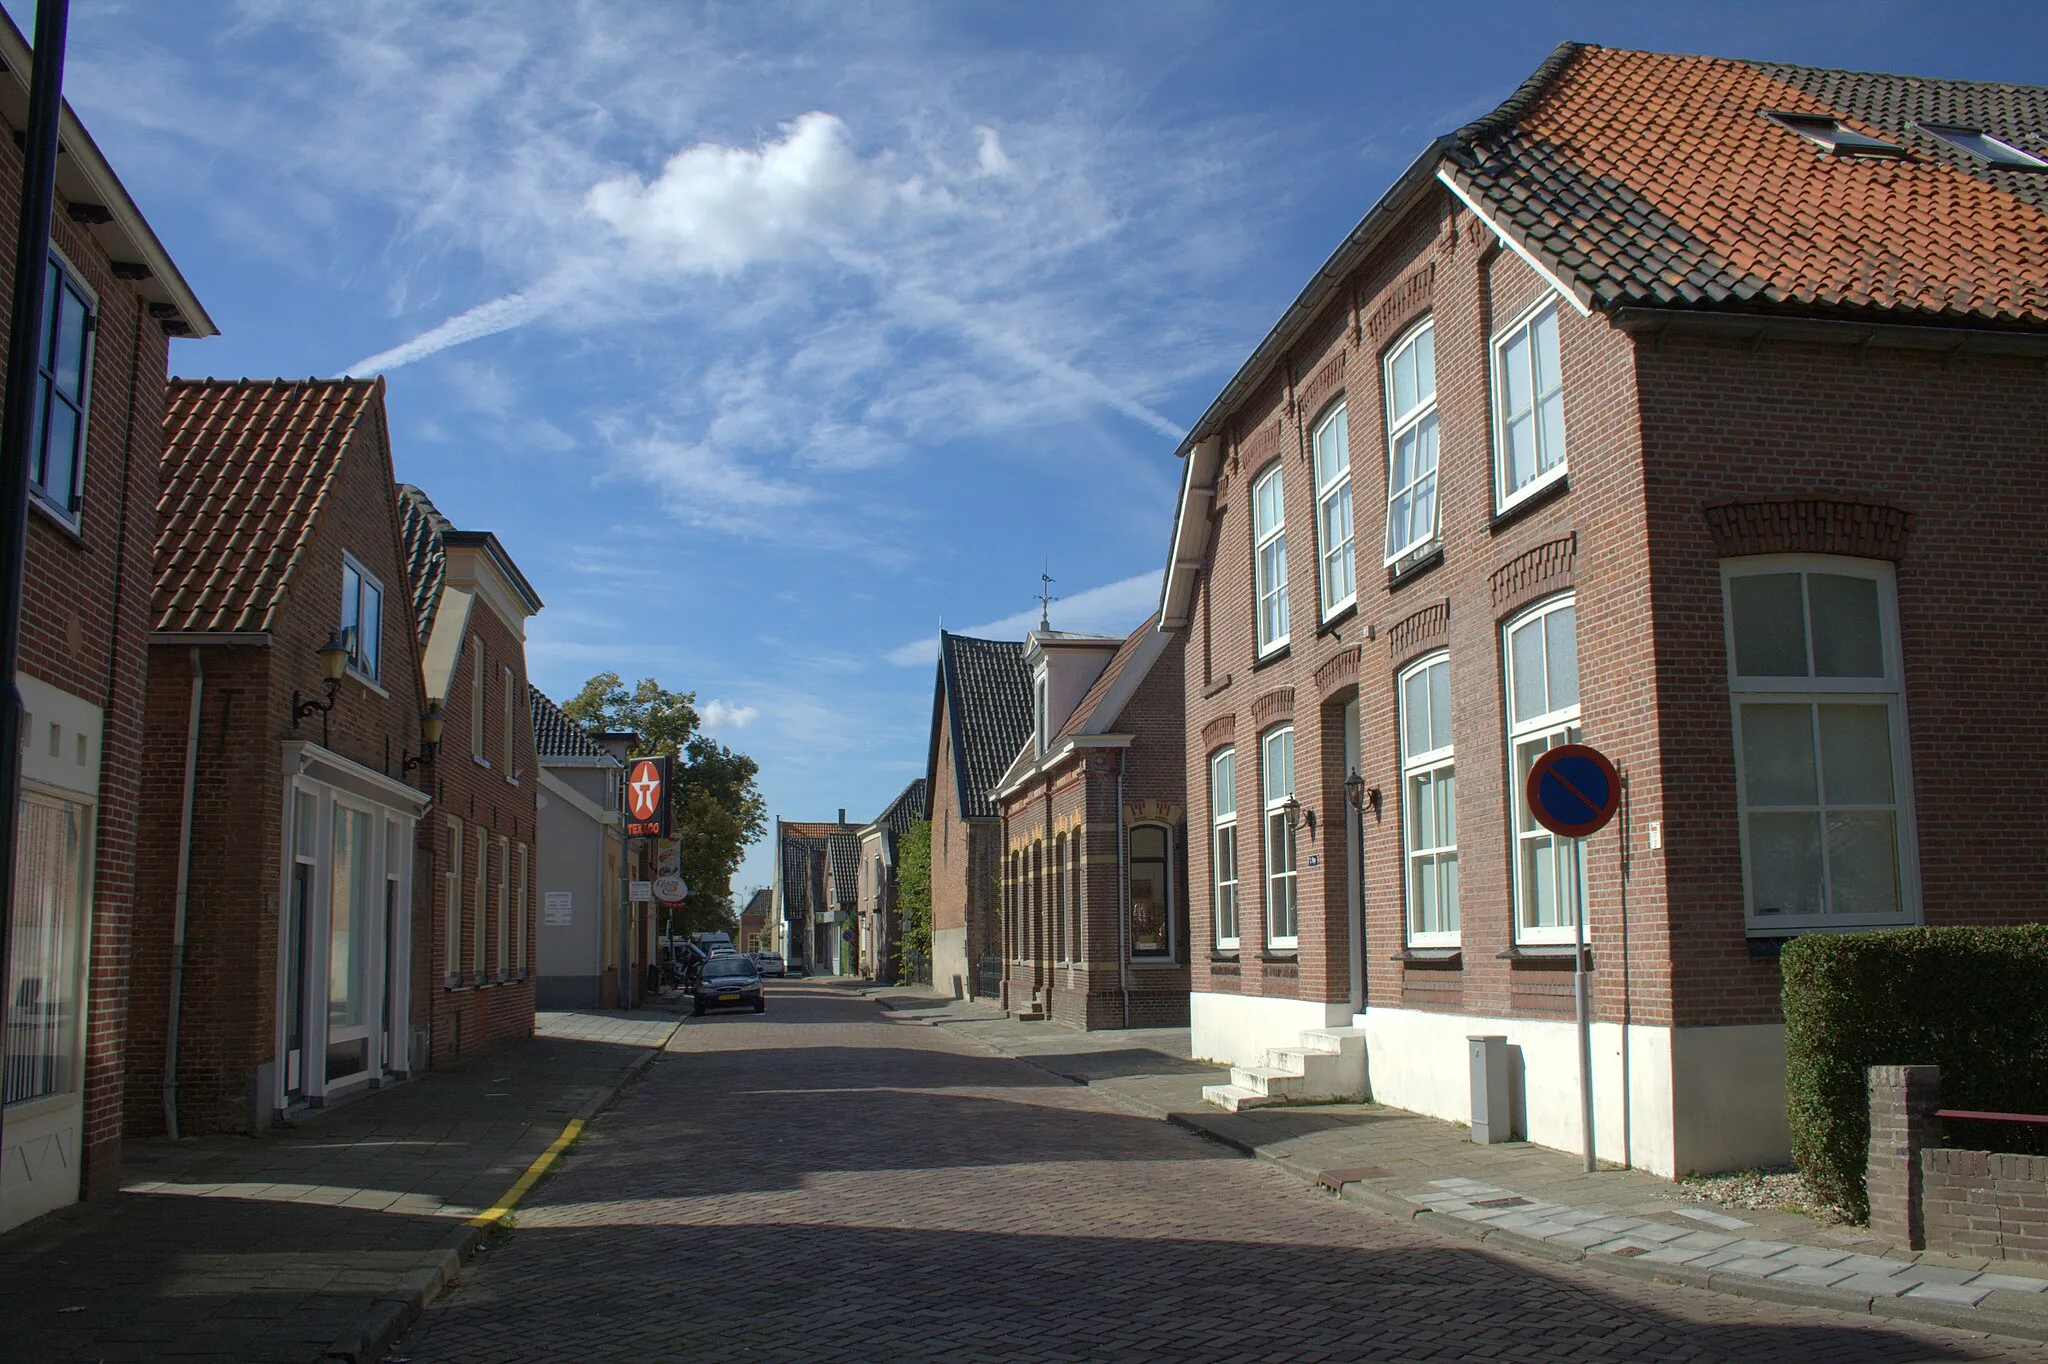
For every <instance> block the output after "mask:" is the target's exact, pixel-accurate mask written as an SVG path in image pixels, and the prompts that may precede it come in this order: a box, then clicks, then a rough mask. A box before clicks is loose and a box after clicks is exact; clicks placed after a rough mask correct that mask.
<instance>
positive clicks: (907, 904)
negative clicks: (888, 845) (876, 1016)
mask: <svg viewBox="0 0 2048 1364" xmlns="http://www.w3.org/2000/svg"><path fill="white" fill-rule="evenodd" d="M896 906H897V908H898V910H900V911H901V912H902V915H903V955H904V956H906V957H913V956H914V957H916V958H917V959H918V960H919V961H920V962H921V963H923V968H924V970H925V971H926V972H929V971H930V970H931V962H932V826H931V822H930V821H929V820H922V819H920V820H918V821H917V822H916V823H914V824H912V825H911V826H910V827H909V828H907V829H905V830H904V831H903V837H902V839H901V840H899V841H898V842H897V844H896Z"/></svg>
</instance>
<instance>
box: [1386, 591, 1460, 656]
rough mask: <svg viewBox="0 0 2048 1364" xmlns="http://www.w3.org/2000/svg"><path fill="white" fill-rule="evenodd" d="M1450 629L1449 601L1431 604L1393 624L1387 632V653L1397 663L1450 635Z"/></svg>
mask: <svg viewBox="0 0 2048 1364" xmlns="http://www.w3.org/2000/svg"><path fill="white" fill-rule="evenodd" d="M1450 628H1451V603H1450V601H1449V600H1448V599H1446V600H1444V601H1438V602H1431V603H1430V604H1429V605H1427V606H1425V607H1423V608H1422V609H1421V610H1420V611H1415V612H1412V613H1410V614H1409V615H1406V616H1403V617H1402V618H1401V619H1400V620H1398V621H1396V622H1394V627H1393V628H1392V629H1391V630H1388V631H1387V652H1388V653H1389V654H1391V655H1392V656H1393V659H1394V661H1395V662H1396V663H1399V662H1401V661H1402V660H1403V659H1405V658H1407V657H1408V656H1409V655H1410V654H1414V653H1419V652H1420V651H1422V650H1424V649H1427V648H1429V647H1430V646H1431V645H1433V644H1436V643H1437V642H1438V641H1440V640H1441V639H1443V637H1444V636H1445V635H1446V634H1448V633H1450Z"/></svg>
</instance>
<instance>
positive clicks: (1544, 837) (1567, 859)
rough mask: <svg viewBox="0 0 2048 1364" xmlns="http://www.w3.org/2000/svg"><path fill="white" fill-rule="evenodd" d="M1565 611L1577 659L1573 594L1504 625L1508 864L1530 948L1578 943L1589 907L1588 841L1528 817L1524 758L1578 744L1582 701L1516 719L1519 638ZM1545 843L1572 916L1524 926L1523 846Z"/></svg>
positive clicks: (1517, 919) (1517, 917)
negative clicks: (1567, 848) (1565, 850)
mask: <svg viewBox="0 0 2048 1364" xmlns="http://www.w3.org/2000/svg"><path fill="white" fill-rule="evenodd" d="M1567 607H1570V608H1571V609H1572V612H1573V636H1574V638H1573V646H1572V653H1573V657H1574V659H1576V658H1577V655H1578V642H1577V631H1578V621H1577V611H1578V600H1577V597H1576V596H1575V595H1574V594H1573V593H1570V592H1565V593H1560V594H1559V595H1557V596H1555V597H1550V598H1547V599H1545V600H1543V601H1541V602H1538V603H1537V604H1536V605H1535V606H1532V607H1530V608H1529V609H1528V610H1526V611H1523V612H1521V613H1520V614H1519V615H1517V616H1515V617H1514V618H1513V619H1511V620H1509V621H1508V622H1507V623H1506V624H1505V625H1503V626H1502V627H1501V634H1500V649H1501V676H1502V681H1503V682H1504V683H1505V685H1506V690H1505V692H1504V693H1503V698H1504V700H1505V705H1504V706H1503V710H1504V712H1505V715H1506V718H1507V741H1508V767H1507V770H1508V797H1509V818H1508V860H1509V863H1510V865H1511V867H1512V874H1511V879H1512V889H1513V900H1512V905H1513V913H1514V930H1515V937H1514V940H1515V942H1516V943H1517V944H1521V945H1529V946H1544V945H1558V944H1570V943H1574V942H1576V941H1577V940H1578V919H1577V917H1576V916H1577V915H1579V914H1583V913H1584V912H1585V908H1586V840H1584V839H1582V838H1577V839H1566V838H1560V837H1559V836H1557V835H1555V834H1552V833H1551V832H1550V831H1549V830H1547V829H1545V828H1544V827H1543V826H1542V825H1540V824H1537V823H1536V822H1535V821H1534V819H1533V818H1531V817H1530V815H1529V811H1528V793H1527V792H1526V791H1525V790H1523V776H1522V773H1523V768H1522V763H1521V759H1520V751H1521V749H1522V748H1524V747H1526V746H1530V745H1533V744H1536V743H1542V744H1543V745H1544V746H1545V748H1551V747H1555V746H1556V745H1558V744H1570V743H1577V742H1579V703H1578V701H1577V700H1576V699H1575V700H1574V701H1573V703H1572V704H1571V705H1569V706H1560V707H1554V708H1552V709H1550V710H1547V711H1545V712H1543V713H1542V714H1541V715H1534V716H1531V717H1529V718H1528V719H1526V720H1521V721H1517V720H1516V719H1515V649H1514V640H1515V635H1516V634H1517V633H1519V632H1520V631H1521V630H1522V629H1523V628H1525V627H1527V626H1530V625H1533V624H1535V623H1537V622H1538V621H1540V620H1543V619H1544V618H1545V617H1548V616H1551V615H1554V614H1556V613H1557V612H1559V611H1562V610H1564V609H1565V608H1567ZM1545 629H1546V631H1547V629H1548V627H1547V626H1546V627H1545ZM1546 659H1547V653H1546ZM1573 691H1574V693H1576V692H1577V691H1578V686H1577V677H1576V665H1575V666H1574V678H1573ZM1546 842H1547V843H1548V845H1549V846H1550V848H1551V849H1552V852H1551V856H1552V858H1553V864H1552V865H1553V873H1552V874H1553V876H1554V877H1555V878H1556V881H1557V885H1558V903H1559V908H1560V911H1568V913H1563V912H1561V914H1560V917H1563V918H1565V922H1563V923H1558V924H1544V925H1532V924H1526V923H1524V922H1523V914H1522V909H1523V905H1522V897H1523V895H1524V885H1523V880H1524V872H1523V867H1522V847H1523V845H1524V844H1525V843H1546ZM1567 843H1569V844H1571V845H1572V852H1571V853H1570V854H1569V855H1566V856H1559V855H1558V853H1557V852H1556V851H1555V850H1556V849H1557V847H1558V846H1559V845H1561V844H1567ZM1566 880H1569V881H1570V882H1571V885H1572V890H1573V894H1572V896H1571V901H1570V903H1569V904H1568V903H1567V902H1566V899H1565V891H1564V883H1565V881H1566Z"/></svg>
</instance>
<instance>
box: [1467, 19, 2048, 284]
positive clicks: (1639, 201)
mask: <svg viewBox="0 0 2048 1364" xmlns="http://www.w3.org/2000/svg"><path fill="white" fill-rule="evenodd" d="M1767 110H1775V111H1781V112H1787V113H1808V114H1821V115H1827V116H1831V117H1833V118H1836V119H1838V120H1840V121H1841V123H1843V124H1844V125H1845V126H1847V127H1848V128H1850V129H1853V130H1854V131H1857V132H1861V133H1864V134H1867V135H1870V136H1873V137H1877V138H1881V139H1883V140H1885V141H1888V142H1891V143H1894V144H1896V145H1898V146H1899V147H1901V148H1902V149H1903V150H1904V152H1905V155H1904V156H1903V157H1898V158H1892V157H1882V158H1880V157H1868V156H1852V155H1837V154H1835V153H1833V152H1830V151H1828V150H1826V149H1824V148H1822V147H1820V146H1818V145H1816V144H1815V143H1813V142H1811V141H1809V140H1808V139H1806V138H1804V137H1802V136H1800V135H1799V134H1798V133H1796V132H1793V131H1792V130H1790V129H1788V128H1786V127H1784V126H1782V125H1781V124H1779V123H1777V122H1774V121H1773V120H1771V119H1770V118H1768V117H1766V116H1765V111H1767ZM2044 115H2048V90H2044V89H2039V88H2035V87H2029V86H2012V85H1995V84H1990V83H1985V82H1970V81H1940V80H1925V79H1920V78H1916V77H1906V76H1884V75H1875V74H1870V73H1862V72H1844V71H1829V70H1822V69H1818V68H1807V67H1792V66H1767V65H1763V64H1759V63H1754V62H1747V61H1733V60H1728V59H1724V58H1718V57H1687V56H1671V55H1667V54H1664V53H1656V52H1631V51H1623V50H1617V49H1609V48H1600V47H1591V46H1579V45H1567V46H1566V47H1564V48H1561V49H1559V51H1558V52H1557V53H1556V54H1553V56H1552V59H1551V60H1550V61H1549V62H1546V63H1545V64H1544V67H1543V68H1542V69H1541V70H1539V71H1538V72H1537V74H1536V75H1535V76H1534V77H1532V78H1531V79H1530V81H1529V82H1527V83H1525V84H1524V85H1523V87H1522V88H1521V89H1520V90H1518V91H1517V92H1516V94H1515V96H1514V97H1513V98H1511V99H1510V100H1509V101H1508V102H1507V103H1505V104H1503V105H1502V106H1501V108H1500V109H1499V110H1496V111H1495V113H1494V114H1493V115H1491V116H1490V117H1488V118H1486V119H1482V120H1480V121H1479V122H1478V123H1475V124H1473V125H1471V126H1470V127H1468V128H1465V129H1463V130H1461V131H1460V132H1459V133H1458V134H1457V136H1456V137H1455V138H1454V139H1453V141H1452V145H1451V146H1450V147H1449V149H1448V151H1447V159H1448V163H1449V164H1448V173H1449V175H1450V177H1451V178H1452V179H1453V180H1455V181H1456V182H1457V183H1458V185H1459V187H1460V188H1461V189H1462V190H1464V191H1465V192H1466V193H1467V194H1468V195H1469V196H1470V197H1472V198H1473V199H1474V200H1476V201H1478V202H1479V203H1480V204H1482V205H1483V206H1484V207H1485V209H1486V211H1487V212H1488V214H1489V215H1490V216H1491V217H1492V218H1493V219H1494V220H1495V222H1496V223H1498V224H1499V225H1500V226H1501V227H1503V228H1504V229H1505V230H1506V231H1507V232H1508V233H1509V234H1510V235H1511V236H1513V237H1514V238H1515V239H1516V241H1517V243H1518V244H1519V245H1522V246H1524V247H1526V248H1527V249H1528V250H1530V252H1531V253H1532V254H1534V255H1536V256H1538V257H1539V258H1540V259H1542V260H1543V261H1544V262H1545V263H1546V264H1547V265H1548V266H1549V267H1550V268H1551V269H1552V271H1553V272H1554V273H1555V274H1556V275H1558V276H1559V277H1560V278H1561V279H1563V280H1564V281H1565V282H1566V283H1567V284H1568V285H1569V286H1570V287H1571V288H1572V291H1573V292H1574V293H1576V294H1577V295H1578V296H1579V298H1580V301H1581V302H1583V303H1585V304H1587V305H1588V306H1591V307H1602V308H1606V307H1618V306H1626V305H1631V304H1636V305H1645V306H1654V307H1692V308H1723V307H1737V308H1741V309H1743V310H1745V311H1756V310H1764V309H1767V310H1770V311H1774V312H1782V311H1793V312H1801V313H1809V314H1817V315H1827V314H1835V315H1842V314H1859V315H1863V316H1866V317H1867V316H1868V315H1869V314H1870V313H1872V312H1885V313H1890V314H1894V315H1898V320H1902V321H1911V320H1919V321H1940V322H1977V323H1984V322H1991V323H2004V324H2014V323H2019V324H2040V323H2043V322H2048V192H2044V187H2043V185H2042V180H2041V176H2040V175H2038V174H2034V173H2029V172H2023V171H2011V170H2000V169H1997V168H1995V167H1991V166H1988V165H1986V164H1985V163H1983V162H1982V161H1979V160H1977V159H1976V158H1974V157H1972V156H1969V155H1968V154H1966V153H1964V152H1962V151H1960V150H1958V149H1957V148H1955V147H1953V146H1951V145H1950V144H1948V143H1946V142H1943V141H1942V140H1940V139H1938V138H1936V137H1934V136H1932V135H1931V134H1929V133H1927V132H1925V131H1924V130H1922V129H1921V128H1920V127H1919V126H1918V122H1919V121H1920V120H1926V121H1928V122H1935V123H1961V124H1967V125H1968V126H1971V127H1975V128H1980V129H1983V130H1985V131H1988V132H1991V133H1993V134H1995V135H1998V136H2001V137H2004V138H2006V139H2007V140H2009V141H2013V142H2016V143H2018V144H2019V145H2020V146H2022V147H2024V148H2027V149H2028V150H2031V151H2033V152H2034V153H2035V154H2037V155H2039V154H2041V153H2042V152H2043V151H2044V147H2043V143H2042V133H2043V129H2044V127H2048V119H2044Z"/></svg>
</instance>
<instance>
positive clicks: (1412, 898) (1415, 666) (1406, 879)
mask: <svg viewBox="0 0 2048 1364" xmlns="http://www.w3.org/2000/svg"><path fill="white" fill-rule="evenodd" d="M1450 666H1451V656H1450V653H1449V652H1448V651H1446V650H1438V651H1437V652H1436V653H1433V654H1428V655H1426V656H1424V657H1422V658H1419V659H1417V660H1416V661H1415V662H1413V663H1411V664H1409V665H1408V666H1407V667H1405V668H1403V669H1402V670H1401V672H1400V674H1399V675H1398V676H1397V677H1396V678H1395V682H1394V696H1395V716H1396V722H1397V724H1398V725H1399V736H1400V738H1399V742H1400V749H1401V895H1402V903H1403V906H1404V913H1403V922H1404V923H1406V925H1407V934H1408V939H1407V940H1408V945H1409V946H1410V947H1456V946H1458V945H1459V944H1460V941H1461V939H1460V936H1459V935H1460V930H1461V926H1462V920H1461V918H1460V916H1459V904H1458V890H1457V882H1456V881H1455V880H1452V879H1451V878H1447V877H1445V876H1444V874H1443V872H1442V868H1443V867H1444V866H1445V865H1446V864H1448V865H1450V866H1453V867H1455V866H1456V865H1457V863H1458V837H1457V785H1456V782H1457V763H1456V750H1457V741H1456V738H1455V735H1454V736H1453V738H1452V741H1451V742H1450V743H1447V744H1443V745H1441V746H1439V747H1433V748H1427V749H1424V750H1422V751H1421V752H1413V753H1411V752H1410V751H1409V749H1408V723H1409V716H1408V684H1409V682H1410V680H1411V679H1413V678H1415V677H1418V676H1425V675H1427V674H1428V673H1430V672H1431V671H1432V670H1434V669H1437V668H1442V669H1444V670H1445V672H1446V673H1447V674H1448V672H1449V670H1450ZM1446 691H1447V692H1448V685H1447V686H1446ZM1511 694H1512V693H1511ZM1435 704H1436V703H1435V701H1434V700H1432V701H1431V702H1430V705H1431V706H1432V708H1433V707H1434V706H1435ZM1430 718H1431V720H1432V721H1433V720H1434V718H1435V711H1434V709H1432V711H1431V715H1430ZM1445 782H1448V783H1450V784H1451V790H1450V805H1451V830H1450V832H1451V837H1450V840H1449V841H1448V842H1445V841H1444V840H1443V839H1442V838H1441V837H1439V838H1438V841H1437V842H1436V843H1435V844H1434V845H1432V846H1430V847H1427V848H1422V847H1418V846H1416V843H1415V803H1416V800H1417V799H1418V796H1417V792H1418V791H1421V790H1428V791H1429V792H1431V793H1432V795H1433V792H1434V790H1435V788H1436V787H1437V786H1438V785H1439V784H1440V783H1445ZM1421 798H1422V799H1429V798H1431V796H1429V795H1425V796H1423V797H1421ZM1439 828H1440V829H1441V824H1439ZM1425 864H1426V865H1425ZM1425 876H1429V877H1434V878H1435V879H1436V890H1437V903H1438V904H1439V905H1444V904H1448V906H1449V912H1448V913H1447V914H1446V915H1444V918H1445V919H1447V920H1448V922H1449V924H1450V927H1449V928H1439V929H1432V930H1424V929H1422V928H1421V927H1419V926H1418V924H1417V922H1416V915H1417V913H1418V911H1419V910H1420V908H1421V899H1422V897H1421V894H1420V891H1421V885H1422V878H1423V877H1425ZM1447 883H1448V884H1447Z"/></svg>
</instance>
